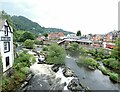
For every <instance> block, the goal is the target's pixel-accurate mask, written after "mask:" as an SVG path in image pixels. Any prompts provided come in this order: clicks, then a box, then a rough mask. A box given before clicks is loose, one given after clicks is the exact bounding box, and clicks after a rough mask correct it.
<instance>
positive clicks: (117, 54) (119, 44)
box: [112, 38, 120, 61]
mask: <svg viewBox="0 0 120 92" xmlns="http://www.w3.org/2000/svg"><path fill="white" fill-rule="evenodd" d="M112 57H113V58H116V59H117V60H118V61H120V38H118V39H117V40H116V47H115V48H114V49H113V50H112Z"/></svg>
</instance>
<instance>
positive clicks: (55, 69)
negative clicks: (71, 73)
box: [51, 65, 60, 73]
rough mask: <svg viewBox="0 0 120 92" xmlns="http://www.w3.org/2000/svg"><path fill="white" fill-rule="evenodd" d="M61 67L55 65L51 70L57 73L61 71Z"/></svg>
mask: <svg viewBox="0 0 120 92" xmlns="http://www.w3.org/2000/svg"><path fill="white" fill-rule="evenodd" d="M59 67H60V66H59V65H54V66H52V67H51V69H52V70H53V71H54V72H55V73H56V72H58V71H59Z"/></svg>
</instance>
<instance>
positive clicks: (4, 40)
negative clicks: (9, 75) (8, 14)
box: [0, 19, 14, 73]
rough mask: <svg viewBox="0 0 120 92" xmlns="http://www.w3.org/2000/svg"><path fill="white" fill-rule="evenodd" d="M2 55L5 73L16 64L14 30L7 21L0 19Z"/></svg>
mask: <svg viewBox="0 0 120 92" xmlns="http://www.w3.org/2000/svg"><path fill="white" fill-rule="evenodd" d="M0 53H1V56H2V64H3V73H4V72H6V71H7V70H9V69H10V68H11V67H12V66H13V63H14V51H13V29H12V27H11V26H10V25H9V23H8V22H7V20H2V19H0Z"/></svg>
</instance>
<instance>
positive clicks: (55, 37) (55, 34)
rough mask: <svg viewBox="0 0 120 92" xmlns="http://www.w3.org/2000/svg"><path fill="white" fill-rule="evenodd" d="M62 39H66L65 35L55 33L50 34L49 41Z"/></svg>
mask: <svg viewBox="0 0 120 92" xmlns="http://www.w3.org/2000/svg"><path fill="white" fill-rule="evenodd" d="M61 37H64V33H63V32H53V33H50V34H48V39H52V40H53V39H54V40H55V39H60V38H61Z"/></svg>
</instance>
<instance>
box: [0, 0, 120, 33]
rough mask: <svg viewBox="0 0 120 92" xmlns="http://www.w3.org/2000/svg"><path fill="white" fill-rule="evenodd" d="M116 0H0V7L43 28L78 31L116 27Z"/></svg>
mask: <svg viewBox="0 0 120 92" xmlns="http://www.w3.org/2000/svg"><path fill="white" fill-rule="evenodd" d="M118 1H119V0H6V1H5V0H0V9H1V10H5V11H6V12H7V13H8V14H10V15H22V16H25V17H27V18H29V19H30V20H32V21H34V22H37V23H39V24H40V25H41V26H44V27H53V28H62V29H64V30H67V31H72V32H77V30H81V32H82V34H89V33H92V34H104V33H107V32H110V31H113V30H114V29H115V30H117V29H118Z"/></svg>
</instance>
